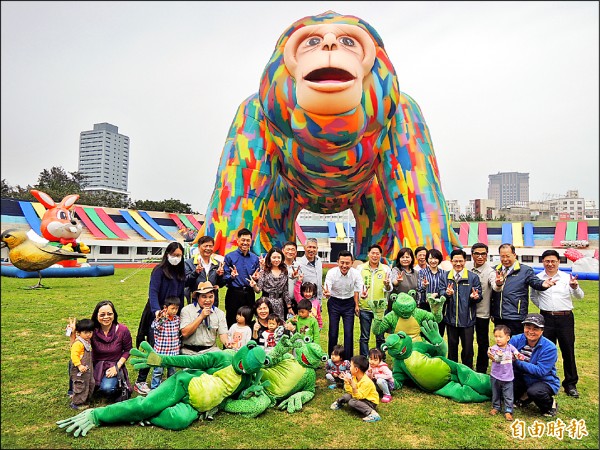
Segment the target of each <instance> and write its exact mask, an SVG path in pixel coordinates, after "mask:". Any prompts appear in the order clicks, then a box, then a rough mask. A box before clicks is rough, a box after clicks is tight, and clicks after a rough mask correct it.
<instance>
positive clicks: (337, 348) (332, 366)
mask: <svg viewBox="0 0 600 450" xmlns="http://www.w3.org/2000/svg"><path fill="white" fill-rule="evenodd" d="M343 356H344V346H343V345H339V344H338V345H334V346H333V350H332V351H331V356H330V357H329V359H328V360H327V364H326V365H325V371H326V373H325V378H327V381H329V389H335V388H336V387H338V386H339V387H343V386H344V376H345V374H346V372H348V371H349V370H350V361H348V360H347V359H343V358H342V357H343Z"/></svg>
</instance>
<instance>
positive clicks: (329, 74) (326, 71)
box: [304, 67, 354, 83]
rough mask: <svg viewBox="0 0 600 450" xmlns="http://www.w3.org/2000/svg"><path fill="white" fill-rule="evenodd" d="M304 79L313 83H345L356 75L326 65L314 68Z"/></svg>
mask: <svg viewBox="0 0 600 450" xmlns="http://www.w3.org/2000/svg"><path fill="white" fill-rule="evenodd" d="M304 79H305V80H306V81H311V82H313V83H345V82H346V81H352V80H354V76H353V75H352V74H351V73H350V72H346V71H345V70H343V69H337V68H335V67H325V68H323V69H317V70H313V71H312V72H310V73H309V74H308V75H306V76H305V77H304Z"/></svg>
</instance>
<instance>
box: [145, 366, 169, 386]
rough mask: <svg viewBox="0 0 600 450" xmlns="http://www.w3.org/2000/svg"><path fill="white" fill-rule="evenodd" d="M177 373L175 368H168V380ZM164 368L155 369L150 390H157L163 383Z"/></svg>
mask: <svg viewBox="0 0 600 450" xmlns="http://www.w3.org/2000/svg"><path fill="white" fill-rule="evenodd" d="M174 373H175V367H167V378H169V377H170V376H171V375H173V374H174ZM162 374H163V367H155V368H154V370H153V371H152V381H151V382H150V389H156V388H157V387H158V385H159V384H160V383H161V382H162Z"/></svg>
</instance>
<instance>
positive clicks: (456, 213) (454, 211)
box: [446, 200, 460, 222]
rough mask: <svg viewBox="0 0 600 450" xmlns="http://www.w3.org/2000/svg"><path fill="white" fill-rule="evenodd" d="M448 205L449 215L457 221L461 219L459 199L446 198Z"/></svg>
mask: <svg viewBox="0 0 600 450" xmlns="http://www.w3.org/2000/svg"><path fill="white" fill-rule="evenodd" d="M446 206H447V207H448V215H449V216H450V218H451V219H452V220H454V221H455V222H456V221H458V220H460V205H459V204H458V200H446Z"/></svg>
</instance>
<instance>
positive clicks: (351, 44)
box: [338, 36, 356, 47]
mask: <svg viewBox="0 0 600 450" xmlns="http://www.w3.org/2000/svg"><path fill="white" fill-rule="evenodd" d="M338 40H339V41H340V43H341V44H343V45H345V46H346V47H354V46H355V45H356V44H355V43H354V39H352V38H349V37H348V36H342V37H341V38H339V39H338Z"/></svg>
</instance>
